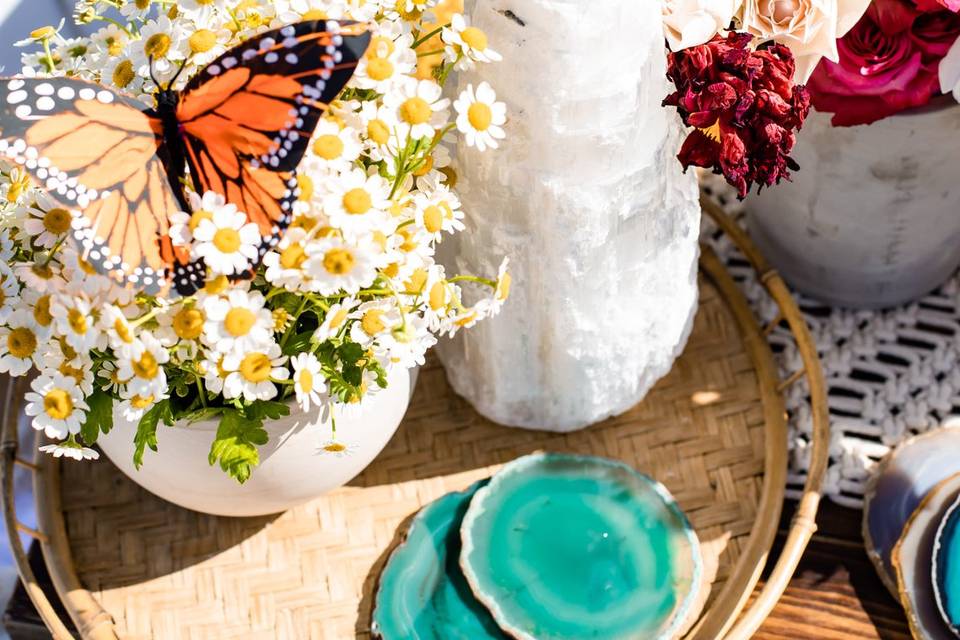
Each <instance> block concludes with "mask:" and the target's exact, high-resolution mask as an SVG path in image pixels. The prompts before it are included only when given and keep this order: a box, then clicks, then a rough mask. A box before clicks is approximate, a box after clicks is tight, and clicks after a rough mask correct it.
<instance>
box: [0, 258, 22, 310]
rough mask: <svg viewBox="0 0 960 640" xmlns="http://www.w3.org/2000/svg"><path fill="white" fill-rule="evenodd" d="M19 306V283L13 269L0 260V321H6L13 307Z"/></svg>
mask: <svg viewBox="0 0 960 640" xmlns="http://www.w3.org/2000/svg"><path fill="white" fill-rule="evenodd" d="M20 306H21V302H20V283H19V282H17V277H16V276H15V275H14V274H13V269H11V268H10V267H9V266H8V265H7V264H6V263H4V262H0V322H6V321H7V319H8V318H9V317H10V314H11V313H13V311H14V309H16V308H19V307H20Z"/></svg>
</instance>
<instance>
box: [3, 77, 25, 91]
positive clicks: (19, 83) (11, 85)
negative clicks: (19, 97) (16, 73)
mask: <svg viewBox="0 0 960 640" xmlns="http://www.w3.org/2000/svg"><path fill="white" fill-rule="evenodd" d="M26 84H27V83H26V82H24V81H23V80H21V79H20V78H14V79H13V80H10V81H9V82H7V88H8V89H10V90H11V91H17V90H18V89H22V88H23V87H24V85H26Z"/></svg>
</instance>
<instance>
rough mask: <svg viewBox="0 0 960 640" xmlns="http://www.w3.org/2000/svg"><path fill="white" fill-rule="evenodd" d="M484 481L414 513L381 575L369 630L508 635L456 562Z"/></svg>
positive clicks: (405, 638) (392, 638)
mask: <svg viewBox="0 0 960 640" xmlns="http://www.w3.org/2000/svg"><path fill="white" fill-rule="evenodd" d="M487 482H488V481H487V480H484V481H482V482H478V483H476V484H474V485H473V486H471V487H470V488H469V489H467V490H466V491H463V492H462V493H449V494H447V495H445V496H443V497H442V498H439V499H438V500H436V501H434V502H432V503H430V504H428V505H427V506H425V507H424V508H423V509H421V510H420V512H419V513H418V514H417V515H416V516H415V517H414V518H413V522H412V523H411V525H410V529H409V532H408V533H407V537H406V540H405V541H404V542H403V543H402V544H401V545H400V546H398V547H397V548H396V550H395V551H394V552H393V554H392V555H391V556H390V559H389V560H388V561H387V564H386V566H385V567H384V569H383V573H382V574H381V575H380V586H379V587H378V589H377V596H376V600H375V602H374V610H373V625H372V632H373V635H374V637H378V638H382V639H383V640H413V639H416V640H487V639H493V640H506V638H507V636H505V635H504V634H503V633H502V632H501V631H500V628H499V627H497V624H496V622H494V621H493V618H492V617H491V616H490V612H489V611H487V609H486V608H485V607H484V606H483V605H482V604H480V603H479V602H478V601H477V599H476V598H474V597H473V593H472V592H471V591H470V586H469V585H468V584H467V581H466V579H465V578H464V577H463V573H461V571H460V566H459V564H458V561H459V557H460V523H461V521H462V520H463V515H464V514H465V513H466V511H467V506H468V505H469V504H470V499H471V498H472V497H473V495H474V494H475V493H476V492H477V490H478V489H479V488H480V487H481V486H483V485H485V484H486V483H487Z"/></svg>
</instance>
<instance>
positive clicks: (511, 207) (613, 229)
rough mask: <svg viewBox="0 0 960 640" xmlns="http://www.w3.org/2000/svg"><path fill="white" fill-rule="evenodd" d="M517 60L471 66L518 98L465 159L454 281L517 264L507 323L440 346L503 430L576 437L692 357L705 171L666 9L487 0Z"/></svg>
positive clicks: (445, 249) (450, 249) (464, 79)
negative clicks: (673, 61) (496, 140)
mask: <svg viewBox="0 0 960 640" xmlns="http://www.w3.org/2000/svg"><path fill="white" fill-rule="evenodd" d="M468 12H469V13H470V14H471V20H472V24H474V25H475V26H478V27H479V28H481V29H483V30H484V31H485V32H486V33H487V34H488V36H489V41H490V43H491V46H492V47H494V48H495V49H497V50H498V51H499V52H500V53H501V54H503V58H504V61H503V62H500V63H497V64H491V65H482V66H481V67H479V68H478V70H477V71H475V72H469V73H464V74H462V75H461V77H460V79H459V84H460V87H461V88H462V87H464V86H466V85H467V84H473V85H474V86H476V85H477V84H478V83H479V82H481V81H483V80H488V81H489V82H490V83H491V85H492V86H493V87H494V89H495V90H496V91H497V95H498V99H500V100H503V101H504V102H506V104H507V117H508V118H509V120H508V122H507V125H506V131H507V138H506V140H505V141H504V142H503V143H502V144H501V147H500V148H499V149H497V150H496V151H492V152H491V151H487V152H484V153H479V152H477V151H476V150H474V149H469V148H465V146H464V145H461V147H460V148H459V149H458V164H457V169H458V175H459V181H458V183H457V189H458V191H459V193H460V195H461V199H462V201H463V208H464V211H465V212H466V213H467V220H466V221H467V223H468V225H469V232H468V233H463V234H459V235H458V236H456V237H454V238H451V239H450V240H444V242H443V244H442V245H441V247H440V252H441V258H442V259H443V261H444V262H445V263H446V264H447V266H448V271H449V272H453V273H476V274H488V273H495V272H496V269H497V265H498V264H499V262H500V260H501V258H502V257H503V256H509V257H510V260H511V272H512V275H513V287H512V289H511V296H510V300H509V301H508V302H507V304H506V305H505V307H504V310H503V312H502V313H501V314H500V315H499V316H498V317H496V318H494V319H492V320H490V321H485V322H483V323H481V324H480V325H478V326H476V327H473V328H472V329H471V330H470V331H468V332H464V333H461V334H460V335H458V336H457V338H456V339H455V340H453V341H441V344H440V345H439V353H440V356H441V358H442V360H443V362H444V364H445V365H446V369H447V375H448V377H449V379H450V382H451V384H452V386H453V388H454V389H455V390H456V391H457V393H459V394H460V395H463V396H465V397H466V398H467V399H468V400H469V401H470V402H471V403H472V404H473V405H474V407H476V409H477V410H478V411H479V412H480V413H482V414H484V415H485V416H487V417H489V418H490V419H492V420H494V421H496V422H499V423H501V424H506V425H512V426H519V427H527V428H538V429H548V430H553V431H570V430H574V429H578V428H581V427H584V426H587V425H590V424H592V423H595V422H598V421H600V420H603V419H604V418H607V417H609V416H611V415H615V414H618V413H622V412H623V411H625V410H627V409H629V408H630V407H632V406H633V405H635V404H636V403H637V402H639V401H640V400H641V399H642V398H643V396H644V395H645V394H646V392H647V391H648V390H649V388H650V387H651V386H652V385H653V384H654V383H655V382H656V381H657V380H658V379H659V378H660V377H662V376H663V375H665V374H666V373H667V372H668V371H669V370H670V368H671V366H672V364H673V361H674V359H675V358H676V356H677V355H679V353H680V351H681V350H682V348H683V346H684V344H685V341H686V337H687V335H688V333H689V328H690V324H691V320H692V317H693V313H694V310H695V307H696V300H697V281H696V277H697V255H698V245H697V234H698V229H699V221H700V208H699V205H698V200H697V196H698V192H697V184H696V177H695V174H694V172H693V171H690V172H689V173H687V174H683V172H682V169H681V167H680V164H679V163H678V161H677V160H676V157H675V156H676V154H677V152H678V150H679V149H680V144H681V138H682V135H683V131H682V128H681V125H680V123H679V121H678V119H677V117H676V114H675V111H674V110H673V109H666V108H663V107H661V106H660V103H661V101H662V100H663V98H664V97H665V96H666V95H667V94H668V93H669V90H670V85H669V83H668V81H667V79H666V77H665V73H666V49H665V47H664V39H663V26H662V17H661V9H660V4H659V3H657V2H646V1H642V0H641V1H638V0H604V1H603V2H594V3H589V5H585V4H584V3H583V0H526V1H525V2H511V3H507V2H503V1H501V0H493V1H490V2H486V1H483V2H476V3H475V6H473V7H472V8H471V7H469V6H468Z"/></svg>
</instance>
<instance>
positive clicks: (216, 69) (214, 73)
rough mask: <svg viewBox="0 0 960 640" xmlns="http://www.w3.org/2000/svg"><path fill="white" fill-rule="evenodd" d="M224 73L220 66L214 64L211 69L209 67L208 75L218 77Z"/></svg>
mask: <svg viewBox="0 0 960 640" xmlns="http://www.w3.org/2000/svg"><path fill="white" fill-rule="evenodd" d="M222 72H223V69H221V68H220V65H217V64H212V65H210V66H209V67H207V73H209V74H210V75H211V76H218V75H220V74H221V73H222Z"/></svg>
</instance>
